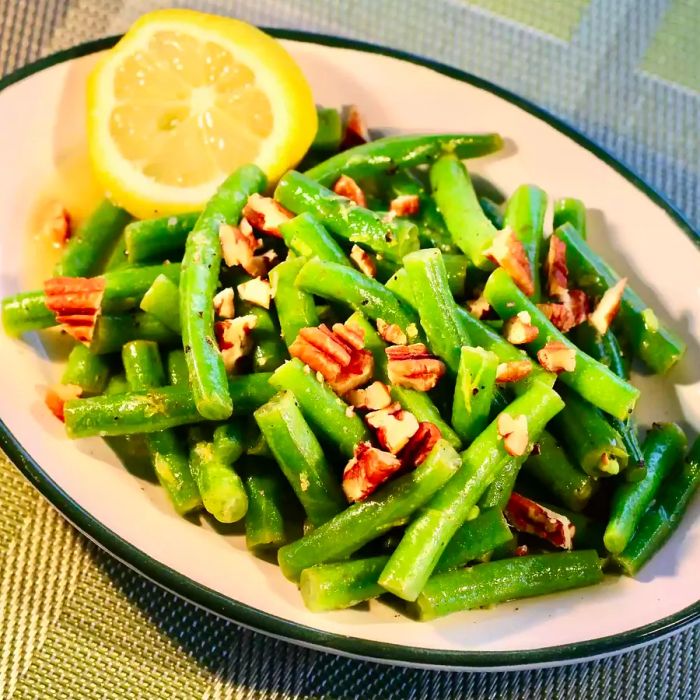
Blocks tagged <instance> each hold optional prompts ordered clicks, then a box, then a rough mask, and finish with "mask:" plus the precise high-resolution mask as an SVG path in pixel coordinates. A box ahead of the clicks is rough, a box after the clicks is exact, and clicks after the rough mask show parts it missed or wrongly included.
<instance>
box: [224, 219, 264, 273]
mask: <svg viewBox="0 0 700 700" xmlns="http://www.w3.org/2000/svg"><path fill="white" fill-rule="evenodd" d="M219 242H220V243H221V255H222V257H223V258H224V262H225V263H226V265H227V266H228V267H235V266H236V265H240V266H241V267H242V268H243V269H244V270H245V271H246V272H247V273H248V274H249V275H255V274H256V273H257V274H261V273H260V272H258V270H259V268H260V263H255V262H254V254H255V251H256V250H257V249H258V248H260V246H261V243H260V241H259V240H258V239H257V238H256V237H255V236H254V235H253V232H252V229H251V230H250V232H248V233H244V231H243V229H242V228H236V227H235V226H229V225H228V224H221V226H219Z"/></svg>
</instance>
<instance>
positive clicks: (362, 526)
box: [278, 440, 459, 580]
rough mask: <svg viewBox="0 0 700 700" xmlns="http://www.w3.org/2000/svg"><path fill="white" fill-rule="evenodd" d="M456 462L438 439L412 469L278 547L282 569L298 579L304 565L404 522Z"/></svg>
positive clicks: (342, 554)
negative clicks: (417, 465) (424, 458)
mask: <svg viewBox="0 0 700 700" xmlns="http://www.w3.org/2000/svg"><path fill="white" fill-rule="evenodd" d="M458 466H459V456H458V455H457V453H456V452H455V451H454V449H453V448H452V447H450V445H449V444H448V443H447V442H445V441H444V440H440V441H438V443H437V444H436V445H435V447H433V449H432V451H431V453H430V455H428V458H427V459H426V460H425V461H424V462H423V463H422V464H421V465H420V467H419V468H418V469H415V470H414V471H411V472H409V473H408V474H404V475H403V476H400V477H398V478H397V479H394V480H392V481H390V482H389V483H387V484H386V485H384V486H382V487H381V488H380V489H378V490H377V491H376V492H375V493H374V494H372V495H371V496H370V497H369V498H367V499H366V500H364V501H360V502H358V503H354V504H353V505H351V506H350V507H349V508H346V509H345V510H343V511H341V512H340V513H338V515H336V516H335V517H334V518H332V519H331V520H329V521H328V522H327V523H324V524H323V525H321V526H320V527H318V528H315V529H314V530H312V531H311V532H309V533H307V534H306V535H304V537H302V538H301V539H300V540H297V541H296V542H292V543H291V544H288V545H286V546H284V547H282V548H281V549H280V550H279V553H278V561H279V565H280V568H281V569H282V573H283V574H284V575H285V576H286V577H287V578H288V579H291V580H296V579H298V577H299V575H300V574H301V572H302V571H303V570H304V569H308V568H309V567H311V566H315V565H316V564H323V563H325V562H332V561H338V560H341V559H344V558H346V557H348V556H350V555H351V554H352V553H353V552H356V551H357V550H358V549H360V547H362V546H363V545H365V544H367V543H368V542H371V541H372V540H375V539H377V538H378V537H381V536H382V535H383V534H385V533H386V532H388V531H389V530H391V529H392V528H393V527H395V526H396V525H398V524H401V523H403V522H405V521H406V520H407V519H408V518H409V517H410V516H411V515H412V514H413V513H414V512H415V511H416V510H417V509H418V508H420V507H421V506H422V505H423V504H424V503H425V502H426V501H427V500H428V499H430V497H431V496H432V495H433V494H434V493H435V492H436V491H438V490H439V489H440V488H442V487H443V486H444V484H445V483H446V482H447V481H448V480H449V479H450V477H452V475H453V474H454V473H455V471H456V470H457V468H458Z"/></svg>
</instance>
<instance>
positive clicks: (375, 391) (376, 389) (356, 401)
mask: <svg viewBox="0 0 700 700" xmlns="http://www.w3.org/2000/svg"><path fill="white" fill-rule="evenodd" d="M346 398H347V400H348V401H349V402H350V403H351V404H352V405H353V406H354V407H355V408H364V409H368V410H370V411H378V410H380V409H382V408H387V407H388V406H391V394H390V393H389V387H388V386H387V385H386V384H384V383H382V382H372V384H370V385H369V386H368V387H366V388H365V389H355V390H353V391H349V392H348V395H347V397H346Z"/></svg>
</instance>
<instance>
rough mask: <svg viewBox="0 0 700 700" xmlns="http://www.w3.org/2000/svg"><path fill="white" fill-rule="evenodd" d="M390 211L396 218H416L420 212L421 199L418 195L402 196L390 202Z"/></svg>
mask: <svg viewBox="0 0 700 700" xmlns="http://www.w3.org/2000/svg"><path fill="white" fill-rule="evenodd" d="M389 211H392V212H394V214H396V216H415V215H416V214H418V213H419V212H420V197H419V196H418V195H417V194H400V195H399V196H398V197H394V199H392V200H391V202H389Z"/></svg>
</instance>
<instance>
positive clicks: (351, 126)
mask: <svg viewBox="0 0 700 700" xmlns="http://www.w3.org/2000/svg"><path fill="white" fill-rule="evenodd" d="M344 111H345V132H344V133H343V140H342V142H341V144H340V149H341V150H345V149H346V148H352V147H353V146H360V145H362V144H363V143H367V142H368V141H369V131H367V126H366V125H365V120H364V119H363V118H362V115H361V114H360V110H359V109H358V108H357V106H356V105H348V106H347V107H346V108H345V110H344Z"/></svg>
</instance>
